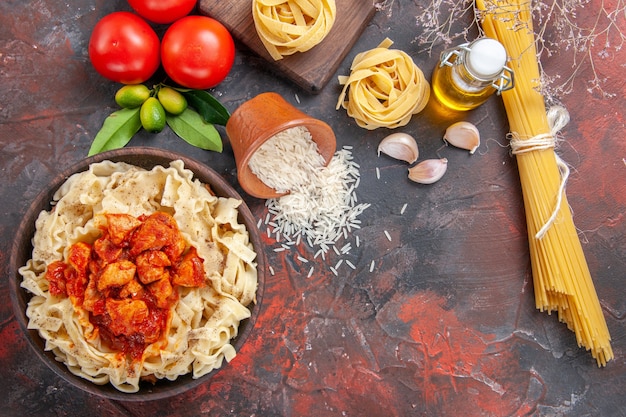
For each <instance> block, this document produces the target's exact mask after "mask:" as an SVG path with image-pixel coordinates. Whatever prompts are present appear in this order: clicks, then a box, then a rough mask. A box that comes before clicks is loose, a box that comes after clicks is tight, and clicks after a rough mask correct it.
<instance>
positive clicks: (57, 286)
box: [46, 212, 206, 360]
mask: <svg viewBox="0 0 626 417" xmlns="http://www.w3.org/2000/svg"><path fill="white" fill-rule="evenodd" d="M106 219H107V225H106V226H105V227H103V228H102V234H101V236H100V237H99V238H98V239H96V241H95V242H93V244H89V243H85V242H78V243H75V244H74V245H72V246H71V247H70V249H69V251H68V256H67V260H66V261H65V262H63V261H55V262H52V263H51V264H50V265H48V269H47V271H46V279H47V280H48V282H49V290H50V293H51V294H53V295H55V296H66V297H69V298H70V299H71V300H72V304H73V305H74V306H75V307H76V308H82V309H84V310H86V311H88V312H89V320H90V322H91V323H92V324H93V325H94V326H95V327H96V328H97V329H98V332H99V335H100V337H101V339H102V340H103V341H104V342H105V343H106V344H107V345H108V347H109V348H111V349H113V350H115V351H119V352H122V353H124V354H125V355H126V356H127V357H129V358H131V359H132V360H140V359H141V357H142V354H143V352H144V350H145V348H146V346H147V345H149V344H151V343H154V342H157V341H159V340H162V339H163V338H164V337H165V330H166V329H167V325H168V322H169V318H170V314H171V310H172V307H173V306H174V305H175V304H176V303H177V302H178V292H177V290H176V289H177V288H178V287H179V286H184V287H203V286H204V285H205V283H206V279H205V275H204V266H203V263H204V260H203V259H202V258H200V256H199V255H198V253H197V251H196V248H194V247H193V246H188V245H187V243H186V242H185V240H184V238H183V236H182V234H181V233H180V230H179V229H178V225H177V224H176V221H175V220H174V218H173V217H172V216H170V215H169V214H167V213H163V212H156V213H153V214H151V215H143V216H140V217H134V216H131V215H128V214H107V215H106Z"/></svg>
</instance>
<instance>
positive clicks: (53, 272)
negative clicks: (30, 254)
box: [46, 261, 67, 295]
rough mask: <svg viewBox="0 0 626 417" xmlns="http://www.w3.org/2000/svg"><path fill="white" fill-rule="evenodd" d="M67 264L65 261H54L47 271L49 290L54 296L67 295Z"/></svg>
mask: <svg viewBox="0 0 626 417" xmlns="http://www.w3.org/2000/svg"><path fill="white" fill-rule="evenodd" d="M66 268H67V264H66V263H65V262H63V261H54V262H52V263H51V264H49V265H48V268H47V269H46V279H47V280H48V289H49V290H50V294H52V295H67V290H66V289H65V269H66Z"/></svg>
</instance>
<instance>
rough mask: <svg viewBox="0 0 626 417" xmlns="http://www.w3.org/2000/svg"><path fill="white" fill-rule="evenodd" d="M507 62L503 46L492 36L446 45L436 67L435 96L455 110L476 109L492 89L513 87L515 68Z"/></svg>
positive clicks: (494, 91) (501, 89)
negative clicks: (453, 46)
mask: <svg viewBox="0 0 626 417" xmlns="http://www.w3.org/2000/svg"><path fill="white" fill-rule="evenodd" d="M506 63H507V54H506V50H505V49H504V46H503V45H502V44H501V43H500V42H498V41H497V40H495V39H491V38H486V37H484V38H479V39H476V40H475V41H473V42H471V43H465V44H462V45H459V46H458V47H456V48H451V49H447V50H445V51H443V52H442V53H441V56H440V62H439V65H438V66H437V67H436V68H435V69H434V71H433V76H432V89H433V93H434V96H435V97H436V98H437V100H438V101H439V102H440V103H441V104H443V105H444V106H445V107H448V108H450V109H452V110H457V111H467V110H471V109H474V108H476V107H478V106H479V105H481V104H483V103H484V102H485V101H486V100H487V99H488V98H489V97H490V96H491V95H492V94H493V93H497V94H500V93H501V92H502V91H506V90H509V89H511V88H513V85H514V81H513V71H512V70H511V69H509V68H508V67H507V66H506Z"/></svg>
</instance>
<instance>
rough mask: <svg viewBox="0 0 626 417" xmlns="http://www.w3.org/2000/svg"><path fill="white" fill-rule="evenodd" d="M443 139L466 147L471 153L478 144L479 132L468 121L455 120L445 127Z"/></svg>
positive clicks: (459, 146) (457, 145)
mask: <svg viewBox="0 0 626 417" xmlns="http://www.w3.org/2000/svg"><path fill="white" fill-rule="evenodd" d="M443 140H444V141H445V142H446V143H449V144H450V145H452V146H456V147H457V148H461V149H466V150H468V151H469V152H470V154H473V153H474V152H475V151H476V149H478V147H479V146H480V132H478V128H477V127H476V126H474V125H473V124H472V123H470V122H456V123H453V124H452V125H450V126H449V127H448V128H447V129H446V132H445V134H444V135H443Z"/></svg>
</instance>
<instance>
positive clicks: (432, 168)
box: [409, 158, 448, 184]
mask: <svg viewBox="0 0 626 417" xmlns="http://www.w3.org/2000/svg"><path fill="white" fill-rule="evenodd" d="M447 169H448V160H447V159H446V158H441V159H426V160H424V161H422V162H420V163H419V164H417V165H415V166H414V167H412V168H409V179H410V180H411V181H415V182H418V183H420V184H432V183H434V182H437V181H439V180H440V179H441V177H443V174H445V173H446V170H447Z"/></svg>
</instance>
